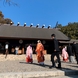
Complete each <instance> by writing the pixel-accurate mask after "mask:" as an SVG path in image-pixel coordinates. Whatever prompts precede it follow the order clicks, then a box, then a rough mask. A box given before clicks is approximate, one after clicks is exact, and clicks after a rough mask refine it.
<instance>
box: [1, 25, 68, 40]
mask: <svg viewBox="0 0 78 78" xmlns="http://www.w3.org/2000/svg"><path fill="white" fill-rule="evenodd" d="M52 33H54V34H55V35H56V38H57V39H58V40H69V38H68V37H67V36H66V35H65V34H63V33H62V32H60V31H59V30H57V29H52V28H51V29H48V28H36V27H27V26H26V27H24V26H10V25H8V24H7V25H1V26H0V37H2V38H3V37H4V38H6V37H7V38H25V39H26V38H28V39H46V40H50V39H51V34H52Z"/></svg>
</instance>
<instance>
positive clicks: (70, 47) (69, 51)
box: [67, 43, 76, 63]
mask: <svg viewBox="0 0 78 78" xmlns="http://www.w3.org/2000/svg"><path fill="white" fill-rule="evenodd" d="M67 52H68V55H69V61H70V62H71V63H75V62H76V61H75V57H74V53H73V51H72V46H71V45H70V43H69V45H68V46H67Z"/></svg>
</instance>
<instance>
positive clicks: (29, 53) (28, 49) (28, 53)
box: [26, 44, 33, 63]
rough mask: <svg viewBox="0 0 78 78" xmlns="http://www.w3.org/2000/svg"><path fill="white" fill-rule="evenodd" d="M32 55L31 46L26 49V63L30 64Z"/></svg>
mask: <svg viewBox="0 0 78 78" xmlns="http://www.w3.org/2000/svg"><path fill="white" fill-rule="evenodd" d="M32 54H33V50H32V46H31V44H30V45H29V46H28V47H27V50H26V62H27V63H32V62H33V59H32Z"/></svg>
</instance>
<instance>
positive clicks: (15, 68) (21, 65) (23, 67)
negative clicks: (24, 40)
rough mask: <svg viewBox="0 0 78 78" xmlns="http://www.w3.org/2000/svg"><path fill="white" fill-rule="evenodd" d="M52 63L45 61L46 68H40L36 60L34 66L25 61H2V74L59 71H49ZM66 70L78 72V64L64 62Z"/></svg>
mask: <svg viewBox="0 0 78 78" xmlns="http://www.w3.org/2000/svg"><path fill="white" fill-rule="evenodd" d="M50 65H51V62H50V61H48V60H47V61H45V67H43V66H40V65H39V64H38V63H37V61H36V60H34V62H33V64H27V63H26V62H25V60H16V61H0V73H4V72H5V73H6V72H30V71H56V70H58V69H56V68H53V69H49V66H50ZM65 70H78V65H77V64H71V63H64V62H62V71H65Z"/></svg>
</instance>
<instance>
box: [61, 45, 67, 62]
mask: <svg viewBox="0 0 78 78" xmlns="http://www.w3.org/2000/svg"><path fill="white" fill-rule="evenodd" d="M66 50H67V48H66V46H63V49H62V57H63V61H65V62H67V61H68V53H67V51H66Z"/></svg>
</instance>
